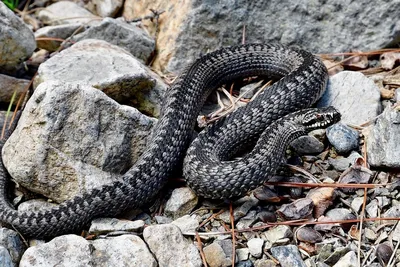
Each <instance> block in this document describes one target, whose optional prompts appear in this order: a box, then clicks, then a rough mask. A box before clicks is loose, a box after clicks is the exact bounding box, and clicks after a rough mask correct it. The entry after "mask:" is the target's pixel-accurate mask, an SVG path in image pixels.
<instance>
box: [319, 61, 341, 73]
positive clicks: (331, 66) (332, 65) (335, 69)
mask: <svg viewBox="0 0 400 267" xmlns="http://www.w3.org/2000/svg"><path fill="white" fill-rule="evenodd" d="M322 62H323V63H324V65H325V67H326V68H327V69H328V74H329V76H333V75H335V74H336V73H339V72H341V71H343V69H344V68H343V66H342V64H339V63H338V62H336V61H334V60H332V59H323V60H322Z"/></svg>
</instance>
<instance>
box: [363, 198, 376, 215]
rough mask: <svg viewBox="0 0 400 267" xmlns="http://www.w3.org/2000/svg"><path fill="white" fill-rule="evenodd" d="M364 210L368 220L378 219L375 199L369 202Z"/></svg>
mask: <svg viewBox="0 0 400 267" xmlns="http://www.w3.org/2000/svg"><path fill="white" fill-rule="evenodd" d="M365 210H366V211H367V213H368V217H369V218H376V217H378V210H379V208H378V200H376V199H373V200H371V201H370V202H369V203H368V204H367V206H366V207H365Z"/></svg>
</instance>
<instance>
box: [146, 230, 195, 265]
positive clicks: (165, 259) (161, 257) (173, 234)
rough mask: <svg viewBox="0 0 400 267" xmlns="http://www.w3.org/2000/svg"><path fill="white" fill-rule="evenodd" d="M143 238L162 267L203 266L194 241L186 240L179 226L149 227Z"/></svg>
mask: <svg viewBox="0 0 400 267" xmlns="http://www.w3.org/2000/svg"><path fill="white" fill-rule="evenodd" d="M143 238H144V240H145V241H146V243H147V245H148V246H149V248H150V250H151V252H152V253H153V254H154V256H155V257H156V258H157V261H158V264H159V266H160V267H167V266H187V267H195V266H199V267H200V266H202V262H201V259H200V253H199V251H198V250H197V248H196V246H195V245H194V244H193V242H192V241H189V240H188V239H185V238H184V237H183V235H182V233H181V231H180V230H179V228H178V226H175V225H173V224H161V225H152V226H148V227H146V228H145V229H144V231H143Z"/></svg>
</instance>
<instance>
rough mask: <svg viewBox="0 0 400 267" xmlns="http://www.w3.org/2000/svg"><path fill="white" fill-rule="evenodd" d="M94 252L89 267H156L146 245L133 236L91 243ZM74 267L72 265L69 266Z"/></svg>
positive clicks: (98, 240) (97, 240)
mask: <svg viewBox="0 0 400 267" xmlns="http://www.w3.org/2000/svg"><path fill="white" fill-rule="evenodd" d="M92 244H93V247H94V250H93V252H92V255H91V256H92V258H93V260H92V262H91V265H89V266H96V267H109V266H143V267H144V266H146V267H147V266H149V267H156V266H157V261H156V260H155V259H154V257H153V255H152V254H151V252H150V251H149V249H148V248H147V246H146V243H145V242H144V241H143V240H142V239H140V237H138V236H135V235H122V236H117V237H111V238H107V239H96V240H94V241H92ZM69 266H74V265H69Z"/></svg>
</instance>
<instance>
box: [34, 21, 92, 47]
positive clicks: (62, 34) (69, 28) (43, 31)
mask: <svg viewBox="0 0 400 267" xmlns="http://www.w3.org/2000/svg"><path fill="white" fill-rule="evenodd" d="M80 27H81V29H80V30H79V28H80ZM83 30H84V27H83V24H82V23H74V24H62V25H56V26H46V27H43V28H40V29H38V30H37V31H36V32H35V38H36V40H37V46H38V47H39V48H42V49H46V50H47V51H50V52H53V51H56V50H57V49H58V48H59V47H60V45H61V43H62V42H60V41H56V40H49V38H50V39H51V38H58V39H64V40H65V39H67V38H69V37H71V35H72V34H73V33H74V32H75V31H77V32H76V33H79V32H81V31H83ZM40 38H43V39H46V40H40Z"/></svg>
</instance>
